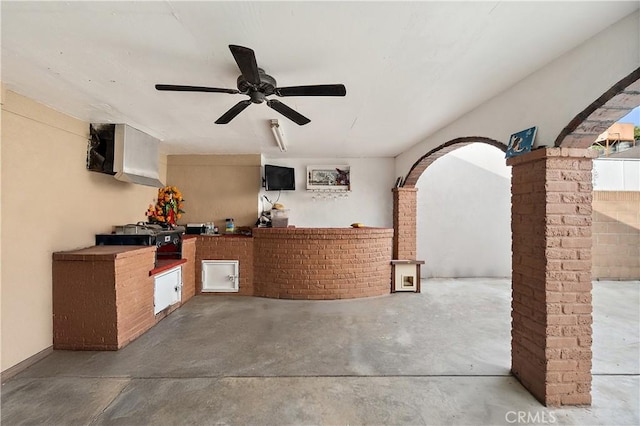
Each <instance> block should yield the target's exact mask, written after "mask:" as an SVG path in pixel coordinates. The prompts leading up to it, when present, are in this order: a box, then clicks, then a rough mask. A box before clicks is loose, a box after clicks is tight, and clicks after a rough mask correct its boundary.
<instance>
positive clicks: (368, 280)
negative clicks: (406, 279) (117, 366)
mask: <svg viewBox="0 0 640 426" xmlns="http://www.w3.org/2000/svg"><path fill="white" fill-rule="evenodd" d="M253 237H254V294H255V295H256V296H262V297H272V298H280V299H352V298H357V297H370V296H380V295H383V294H389V293H390V292H391V264H390V261H391V249H392V239H393V229H386V228H356V229H354V228H257V229H254V230H253Z"/></svg>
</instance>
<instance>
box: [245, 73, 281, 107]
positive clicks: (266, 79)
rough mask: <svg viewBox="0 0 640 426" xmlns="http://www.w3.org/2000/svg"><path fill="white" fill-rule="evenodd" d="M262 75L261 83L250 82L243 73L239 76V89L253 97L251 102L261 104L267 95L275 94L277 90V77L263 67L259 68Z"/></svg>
mask: <svg viewBox="0 0 640 426" xmlns="http://www.w3.org/2000/svg"><path fill="white" fill-rule="evenodd" d="M258 71H259V73H260V74H259V76H260V84H258V85H254V84H251V83H249V82H248V81H247V80H246V79H245V78H244V76H243V75H242V74H240V75H239V76H238V80H237V86H238V90H239V91H240V92H241V93H244V94H245V95H248V96H250V97H251V102H253V103H254V104H261V103H262V102H264V101H265V97H266V96H269V95H273V94H274V93H275V91H276V87H277V83H276V79H275V78H273V77H271V76H270V75H269V74H266V73H265V72H264V70H263V69H262V68H258Z"/></svg>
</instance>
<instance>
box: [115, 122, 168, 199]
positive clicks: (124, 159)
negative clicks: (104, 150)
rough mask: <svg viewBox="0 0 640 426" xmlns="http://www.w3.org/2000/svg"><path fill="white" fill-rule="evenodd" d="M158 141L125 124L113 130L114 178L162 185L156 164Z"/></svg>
mask: <svg viewBox="0 0 640 426" xmlns="http://www.w3.org/2000/svg"><path fill="white" fill-rule="evenodd" d="M158 145H159V141H158V140H157V139H156V138H154V137H153V136H150V135H148V134H146V133H144V132H141V131H140V130H138V129H134V128H133V127H131V126H128V125H126V124H116V125H115V131H114V149H113V160H114V161H113V171H114V172H115V178H116V179H118V180H121V181H124V182H129V183H137V184H139V185H146V186H153V187H156V188H159V187H162V186H164V184H163V183H162V182H161V181H160V174H159V166H158Z"/></svg>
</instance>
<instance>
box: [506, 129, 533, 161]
mask: <svg viewBox="0 0 640 426" xmlns="http://www.w3.org/2000/svg"><path fill="white" fill-rule="evenodd" d="M537 129H538V128H537V127H530V128H528V129H525V130H522V131H520V132H518V133H514V134H512V135H511V137H510V138H509V145H507V152H506V154H505V158H511V157H514V156H516V155H520V154H524V153H525V152H529V151H531V147H532V146H533V141H534V139H535V138H536V130H537Z"/></svg>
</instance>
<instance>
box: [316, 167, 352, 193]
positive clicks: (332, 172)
mask: <svg viewBox="0 0 640 426" xmlns="http://www.w3.org/2000/svg"><path fill="white" fill-rule="evenodd" d="M307 190H312V191H313V190H341V191H350V190H351V176H350V168H349V166H347V165H322V166H307Z"/></svg>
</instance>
